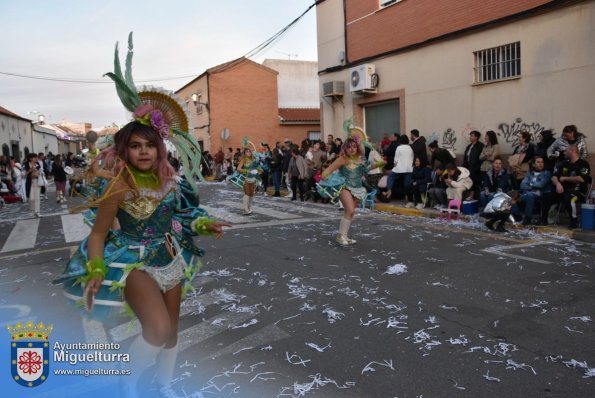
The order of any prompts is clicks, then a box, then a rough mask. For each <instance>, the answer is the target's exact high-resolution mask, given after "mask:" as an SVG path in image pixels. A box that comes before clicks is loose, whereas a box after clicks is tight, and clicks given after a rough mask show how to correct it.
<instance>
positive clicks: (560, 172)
mask: <svg viewBox="0 0 595 398" xmlns="http://www.w3.org/2000/svg"><path fill="white" fill-rule="evenodd" d="M565 155H566V158H567V160H566V161H565V162H564V163H563V164H562V166H561V167H559V168H557V169H556V171H555V172H554V175H553V177H552V184H553V185H554V187H555V189H556V190H555V192H548V193H546V194H545V195H544V197H543V199H542V200H543V206H542V208H541V222H542V225H547V223H548V220H547V218H548V212H549V209H550V207H551V206H552V205H553V204H556V203H560V206H562V207H563V208H564V209H565V210H566V211H567V212H568V215H569V216H570V225H569V226H568V228H570V229H574V228H577V227H578V211H577V204H578V203H583V202H584V200H585V195H586V194H587V189H588V187H589V184H591V167H590V166H589V162H587V161H586V160H584V159H581V158H580V155H579V150H578V147H577V146H576V145H574V144H570V145H568V146H567V147H566V152H565Z"/></svg>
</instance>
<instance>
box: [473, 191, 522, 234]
mask: <svg viewBox="0 0 595 398" xmlns="http://www.w3.org/2000/svg"><path fill="white" fill-rule="evenodd" d="M519 198H520V194H519V192H518V191H511V192H509V193H508V194H505V193H504V192H498V193H497V194H495V195H494V197H493V198H492V200H490V201H489V202H488V204H487V205H486V207H485V208H484V209H483V213H481V214H480V216H482V217H484V218H487V219H488V221H487V222H486V223H485V226H486V227H488V229H491V230H492V231H494V224H495V223H496V222H498V226H497V227H496V229H495V230H496V231H498V232H508V231H507V230H506V229H505V228H504V224H506V220H508V219H509V218H510V216H511V209H512V206H514V205H515V204H516V203H517V202H518V201H519Z"/></svg>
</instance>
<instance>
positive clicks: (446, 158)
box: [428, 141, 456, 170]
mask: <svg viewBox="0 0 595 398" xmlns="http://www.w3.org/2000/svg"><path fill="white" fill-rule="evenodd" d="M428 148H430V152H431V153H432V159H431V161H430V167H431V168H432V169H434V168H435V167H436V162H438V165H439V166H440V168H441V169H442V170H444V169H446V166H447V165H449V164H451V163H455V160H456V158H455V156H454V154H453V153H451V151H449V150H448V149H445V148H440V147H439V146H438V142H437V141H432V142H430V144H429V145H428Z"/></svg>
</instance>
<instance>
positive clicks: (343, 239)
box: [335, 234, 351, 246]
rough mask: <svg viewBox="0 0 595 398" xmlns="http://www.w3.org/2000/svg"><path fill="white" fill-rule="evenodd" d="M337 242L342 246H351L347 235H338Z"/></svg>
mask: <svg viewBox="0 0 595 398" xmlns="http://www.w3.org/2000/svg"><path fill="white" fill-rule="evenodd" d="M335 240H336V241H337V243H338V244H340V245H341V246H349V245H351V243H349V240H347V237H346V236H345V235H341V234H338V235H337V238H336V239H335Z"/></svg>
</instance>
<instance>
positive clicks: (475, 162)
mask: <svg viewBox="0 0 595 398" xmlns="http://www.w3.org/2000/svg"><path fill="white" fill-rule="evenodd" d="M480 137H481V134H480V133H479V131H477V130H473V131H472V132H470V133H469V141H470V144H469V145H467V148H465V153H464V155H463V167H464V168H466V169H467V170H469V176H470V177H471V180H472V181H473V186H474V187H475V189H474V191H477V190H478V189H479V187H480V186H481V161H480V160H479V155H481V151H483V146H484V145H483V144H482V143H481V142H479V138H480ZM474 191H472V192H471V193H470V195H469V197H468V198H467V200H472V199H473V198H474V197H475V194H476V193H477V192H474Z"/></svg>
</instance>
